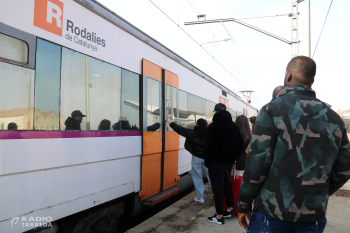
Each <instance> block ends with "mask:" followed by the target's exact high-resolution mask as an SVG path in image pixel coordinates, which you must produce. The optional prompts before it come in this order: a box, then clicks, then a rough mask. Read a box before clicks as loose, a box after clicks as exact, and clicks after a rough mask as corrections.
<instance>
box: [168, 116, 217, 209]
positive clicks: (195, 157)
mask: <svg viewBox="0 0 350 233" xmlns="http://www.w3.org/2000/svg"><path fill="white" fill-rule="evenodd" d="M168 123H169V124H170V127H171V128H172V129H173V130H174V131H175V132H176V133H178V134H180V135H181V136H183V137H185V138H186V141H185V149H186V150H188V151H189V152H190V153H191V154H192V179H193V184H194V187H195V189H196V193H197V196H196V197H195V198H194V200H195V201H198V202H200V203H204V183H203V178H202V170H204V172H205V174H206V176H207V178H208V181H209V183H210V179H209V174H208V168H207V167H206V166H205V165H204V149H205V131H206V129H207V125H208V122H207V121H206V120H204V119H202V118H200V119H198V120H197V124H196V126H195V127H194V128H193V129H187V128H184V127H181V126H180V125H178V124H176V123H174V122H171V121H168Z"/></svg>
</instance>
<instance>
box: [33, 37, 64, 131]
mask: <svg viewBox="0 0 350 233" xmlns="http://www.w3.org/2000/svg"><path fill="white" fill-rule="evenodd" d="M60 69H61V46H59V45H56V44H53V43H50V42H48V41H45V40H41V39H38V40H37V51H36V77H35V121H34V129H37V130H39V129H41V128H44V129H49V130H58V129H59V110H60V99H59V98H60V78H61V73H60V72H61V71H60Z"/></svg>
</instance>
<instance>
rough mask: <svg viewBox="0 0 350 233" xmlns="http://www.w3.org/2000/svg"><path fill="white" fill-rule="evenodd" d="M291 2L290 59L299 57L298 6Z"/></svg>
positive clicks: (296, 3)
mask: <svg viewBox="0 0 350 233" xmlns="http://www.w3.org/2000/svg"><path fill="white" fill-rule="evenodd" d="M291 1H292V29H291V34H292V40H291V41H292V44H291V50H292V58H293V57H296V56H298V55H299V42H300V41H299V27H298V26H299V25H298V17H299V11H298V4H299V1H297V2H295V1H294V0H291Z"/></svg>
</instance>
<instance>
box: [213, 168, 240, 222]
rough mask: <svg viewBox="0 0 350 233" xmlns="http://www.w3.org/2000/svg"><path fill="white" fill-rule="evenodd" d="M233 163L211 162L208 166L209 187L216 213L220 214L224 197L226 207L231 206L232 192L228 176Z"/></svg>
mask: <svg viewBox="0 0 350 233" xmlns="http://www.w3.org/2000/svg"><path fill="white" fill-rule="evenodd" d="M233 165H234V164H223V163H217V164H213V165H212V166H211V167H210V168H209V177H210V182H211V187H212V190H213V193H214V201H215V209H216V213H217V214H218V215H222V214H223V213H224V211H223V205H224V197H225V200H226V206H227V207H233V194H232V187H231V183H230V176H231V172H232V169H233Z"/></svg>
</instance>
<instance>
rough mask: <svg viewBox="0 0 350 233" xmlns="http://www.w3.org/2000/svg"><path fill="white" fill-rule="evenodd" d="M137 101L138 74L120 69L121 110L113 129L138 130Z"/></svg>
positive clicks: (138, 96) (138, 97)
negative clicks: (115, 126) (118, 119)
mask: <svg viewBox="0 0 350 233" xmlns="http://www.w3.org/2000/svg"><path fill="white" fill-rule="evenodd" d="M139 102H140V75H138V74H135V73H133V72H130V71H127V70H122V96H121V105H122V112H121V117H120V121H119V122H118V123H119V126H118V124H117V128H114V129H115V130H119V129H121V130H140V113H139V105H140V104H139ZM118 127H119V128H118Z"/></svg>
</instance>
